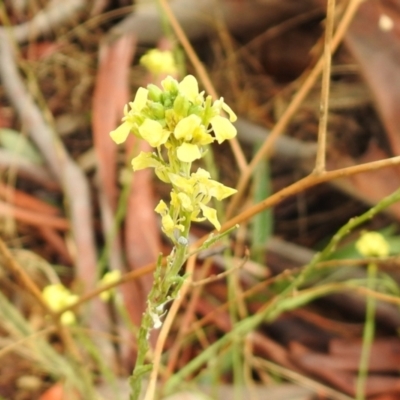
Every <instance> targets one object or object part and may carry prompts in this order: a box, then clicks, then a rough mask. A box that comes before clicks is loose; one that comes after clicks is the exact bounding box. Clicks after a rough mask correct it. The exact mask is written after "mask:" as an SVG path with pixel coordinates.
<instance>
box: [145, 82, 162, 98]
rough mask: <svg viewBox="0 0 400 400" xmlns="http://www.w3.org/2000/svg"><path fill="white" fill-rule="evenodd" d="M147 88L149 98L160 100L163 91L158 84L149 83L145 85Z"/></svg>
mask: <svg viewBox="0 0 400 400" xmlns="http://www.w3.org/2000/svg"><path fill="white" fill-rule="evenodd" d="M147 90H148V91H149V94H148V98H149V100H152V101H157V102H161V99H162V95H163V91H162V90H161V89H160V88H159V87H158V86H156V85H153V84H152V83H150V84H149V85H147Z"/></svg>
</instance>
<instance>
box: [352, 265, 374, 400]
mask: <svg viewBox="0 0 400 400" xmlns="http://www.w3.org/2000/svg"><path fill="white" fill-rule="evenodd" d="M376 273H377V266H376V264H375V263H370V264H368V283H367V287H368V289H371V290H373V289H374V288H375V279H376ZM375 308H376V300H375V299H374V297H372V296H368V297H367V300H366V310H365V325H364V332H363V343H362V350H361V357H360V366H359V368H358V378H357V388H356V399H357V400H364V399H365V384H366V383H367V377H368V366H369V356H370V353H371V346H372V342H373V340H374V334H375Z"/></svg>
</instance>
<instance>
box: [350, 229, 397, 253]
mask: <svg viewBox="0 0 400 400" xmlns="http://www.w3.org/2000/svg"><path fill="white" fill-rule="evenodd" d="M356 249H357V250H358V252H359V253H360V254H362V255H363V256H364V257H387V256H388V255H389V253H390V247H389V243H388V242H387V241H386V239H385V238H384V236H383V235H381V234H380V233H379V232H364V233H362V235H361V237H360V238H359V239H358V240H357V242H356Z"/></svg>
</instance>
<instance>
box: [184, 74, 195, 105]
mask: <svg viewBox="0 0 400 400" xmlns="http://www.w3.org/2000/svg"><path fill="white" fill-rule="evenodd" d="M179 92H180V93H181V94H183V95H184V96H185V97H187V98H188V99H189V100H190V101H191V102H195V100H196V98H197V96H198V95H199V84H198V83H197V80H196V78H195V77H194V76H193V75H187V76H185V77H184V78H183V80H182V81H181V82H180V83H179Z"/></svg>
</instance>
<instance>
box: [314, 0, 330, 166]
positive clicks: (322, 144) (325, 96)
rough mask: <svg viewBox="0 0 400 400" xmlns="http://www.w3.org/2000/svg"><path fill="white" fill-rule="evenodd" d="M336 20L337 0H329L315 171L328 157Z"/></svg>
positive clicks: (323, 164)
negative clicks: (327, 145)
mask: <svg viewBox="0 0 400 400" xmlns="http://www.w3.org/2000/svg"><path fill="white" fill-rule="evenodd" d="M334 21H335V0H328V5H327V13H326V26H325V45H324V54H323V60H324V61H323V63H324V70H323V72H322V87H321V109H320V112H321V114H320V118H319V129H318V148H317V159H316V162H315V173H322V172H324V171H325V158H326V135H327V132H326V131H327V126H328V113H329V88H330V79H331V58H332V49H331V46H332V45H331V43H332V34H333V25H334Z"/></svg>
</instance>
